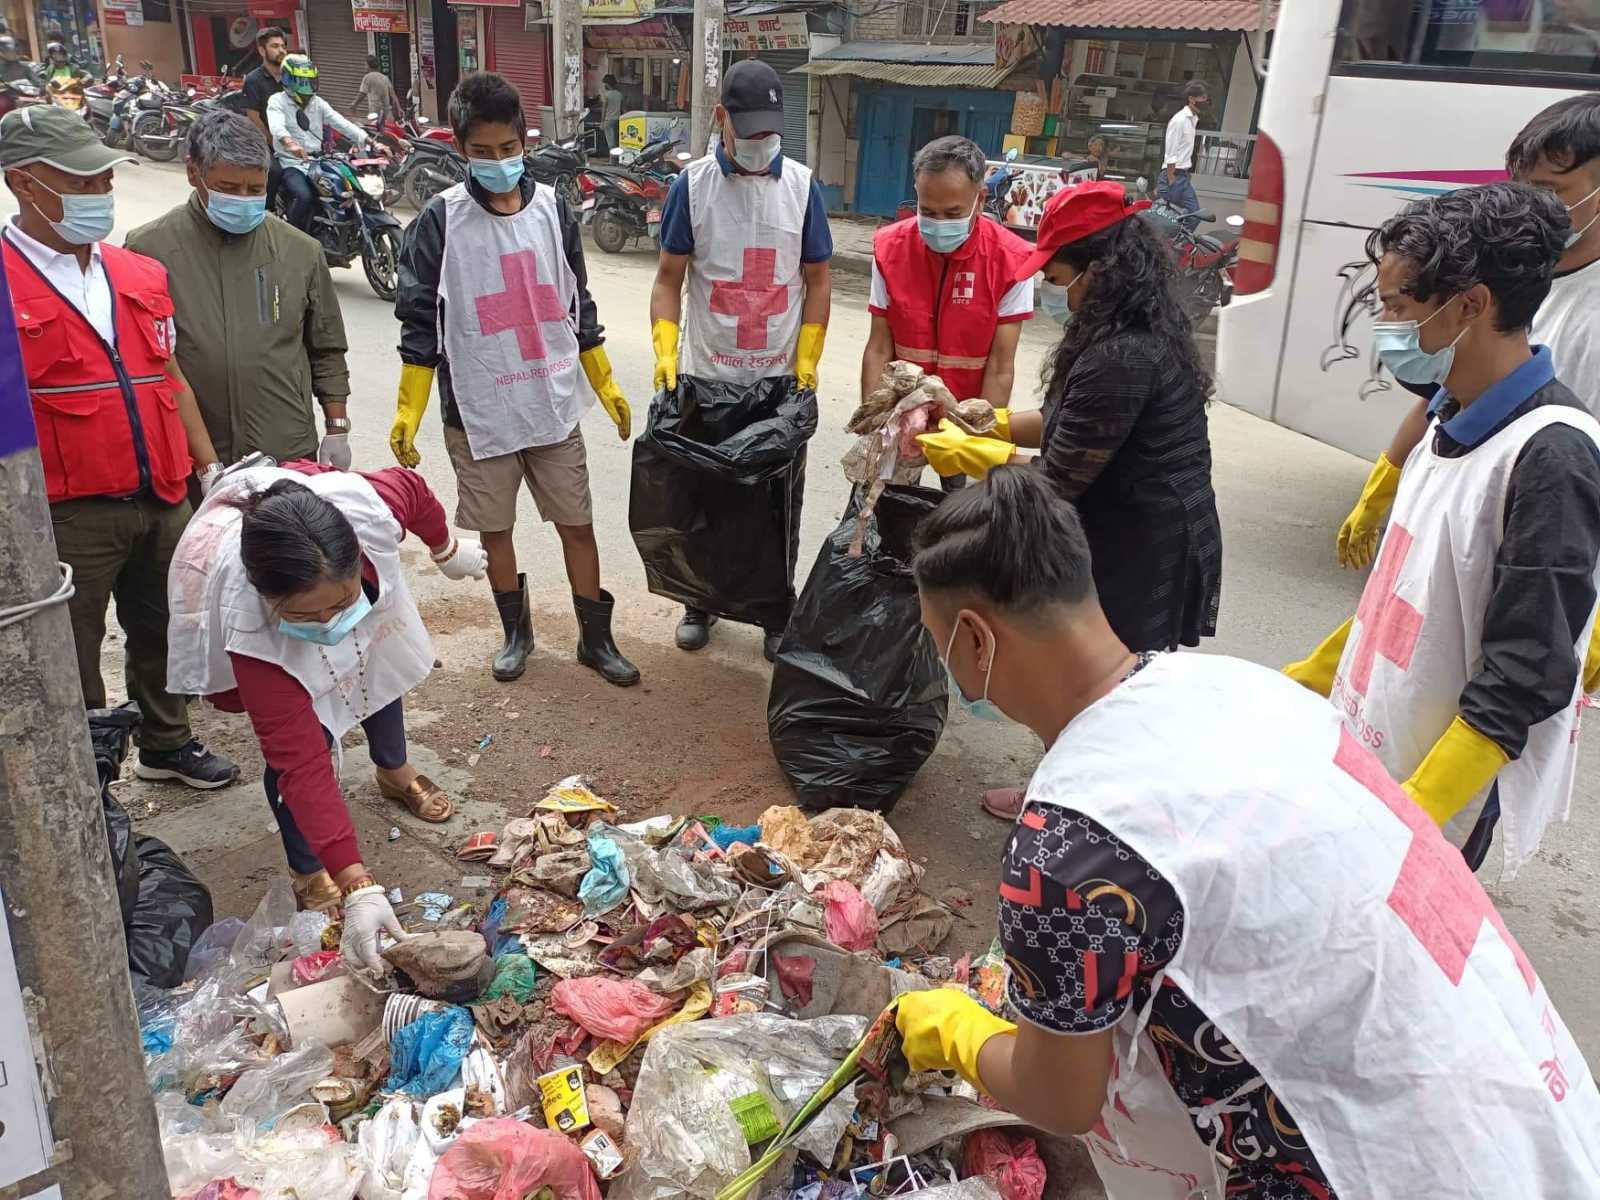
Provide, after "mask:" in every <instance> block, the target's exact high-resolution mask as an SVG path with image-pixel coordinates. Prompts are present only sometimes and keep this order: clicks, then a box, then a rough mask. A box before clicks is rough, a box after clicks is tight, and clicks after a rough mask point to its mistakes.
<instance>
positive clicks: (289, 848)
mask: <svg viewBox="0 0 1600 1200" xmlns="http://www.w3.org/2000/svg"><path fill="white" fill-rule="evenodd" d="M287 174H290V175H293V174H296V172H294V171H289V172H287ZM361 728H362V729H363V730H365V731H366V734H367V754H368V755H369V756H370V757H371V759H372V764H373V766H377V767H382V768H383V769H384V770H385V771H393V770H395V769H396V768H398V767H403V766H405V765H406V709H405V703H404V701H401V700H394V701H391V702H390V703H388V704H386V705H384V706H383V707H382V708H380V709H379V710H378V711H377V712H375V713H373V714H372V715H371V716H370V717H368V718H367V719H366V720H365V721H363V722H361ZM322 736H323V737H325V738H327V739H328V747H329V749H332V748H333V734H331V733H329V732H328V731H327V730H326V729H324V730H323V731H322ZM261 786H262V788H263V789H265V791H266V793H267V804H268V805H269V806H270V807H271V808H272V819H273V820H275V821H277V823H278V835H279V836H280V837H282V838H283V853H284V857H285V858H287V859H288V860H289V869H290V870H291V871H293V872H294V873H295V874H296V875H314V874H315V873H316V872H318V871H320V870H322V861H321V860H320V859H319V858H317V856H316V854H315V853H313V851H312V849H311V843H310V842H308V841H306V835H305V834H303V833H301V832H300V827H299V826H298V825H296V824H295V823H294V814H293V813H291V812H290V811H289V806H288V805H287V804H285V803H284V802H283V797H282V796H281V795H280V794H279V792H278V773H277V772H276V771H274V770H273V769H272V768H271V767H268V768H267V769H266V772H265V774H263V775H262V777H261Z"/></svg>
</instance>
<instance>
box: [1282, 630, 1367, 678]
mask: <svg viewBox="0 0 1600 1200" xmlns="http://www.w3.org/2000/svg"><path fill="white" fill-rule="evenodd" d="M1355 621H1356V619H1355V618H1354V617H1351V618H1350V619H1349V620H1348V621H1346V622H1345V623H1344V624H1343V625H1341V626H1339V628H1337V629H1335V630H1334V631H1333V632H1332V633H1330V634H1329V635H1328V636H1327V637H1325V638H1323V639H1322V644H1321V645H1320V646H1318V647H1317V648H1316V649H1315V650H1313V651H1312V652H1311V656H1310V657H1309V658H1302V659H1301V660H1300V661H1299V662H1292V663H1290V664H1289V665H1288V666H1287V667H1285V668H1284V669H1283V673H1284V674H1285V675H1287V676H1288V677H1289V678H1290V679H1292V680H1294V681H1295V682H1296V683H1298V684H1299V685H1300V686H1301V687H1308V688H1310V689H1311V690H1312V691H1313V692H1315V693H1316V694H1317V695H1319V696H1326V695H1327V694H1328V693H1329V692H1331V691H1333V676H1334V673H1335V672H1336V671H1338V669H1339V660H1340V659H1341V658H1343V657H1344V644H1345V643H1346V642H1347V641H1349V640H1350V626H1352V625H1354V624H1355Z"/></svg>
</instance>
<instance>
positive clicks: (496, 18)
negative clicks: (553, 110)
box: [480, 0, 554, 132]
mask: <svg viewBox="0 0 1600 1200" xmlns="http://www.w3.org/2000/svg"><path fill="white" fill-rule="evenodd" d="M480 12H481V13H482V14H483V15H484V16H485V17H487V18H488V21H487V30H488V38H487V49H486V53H485V56H484V61H485V64H486V65H487V67H488V69H489V70H491V71H496V72H498V73H499V74H501V75H504V76H505V77H506V79H508V80H510V82H511V84H512V86H513V87H515V88H516V89H517V91H518V92H520V93H521V95H522V115H523V117H524V118H525V119H526V121H527V123H528V125H529V126H530V127H535V128H541V132H543V130H542V127H541V124H540V123H541V121H542V120H543V119H544V118H542V117H541V116H540V114H539V110H540V109H541V108H544V107H546V106H547V105H549V103H550V34H549V27H548V26H547V25H544V24H542V23H541V22H540V20H539V11H538V8H537V6H535V5H532V4H527V5H525V4H523V3H522V2H521V0H516V2H515V3H511V4H494V5H487V6H485V7H483V8H482V9H480ZM550 132H554V131H553V130H551V131H550Z"/></svg>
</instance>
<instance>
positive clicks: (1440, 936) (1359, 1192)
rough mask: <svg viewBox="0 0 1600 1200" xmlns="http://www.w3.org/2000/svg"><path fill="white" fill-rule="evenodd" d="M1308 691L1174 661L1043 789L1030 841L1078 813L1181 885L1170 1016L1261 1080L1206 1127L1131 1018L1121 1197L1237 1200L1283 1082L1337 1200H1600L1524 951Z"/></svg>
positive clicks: (1127, 698)
mask: <svg viewBox="0 0 1600 1200" xmlns="http://www.w3.org/2000/svg"><path fill="white" fill-rule="evenodd" d="M1469 457H1470V456H1469ZM1408 469H1409V468H1408ZM1296 688H1297V685H1296V684H1294V683H1292V682H1290V681H1289V680H1288V679H1286V678H1284V677H1283V676H1282V675H1280V674H1279V673H1278V672H1276V671H1271V670H1269V669H1267V668H1265V667H1261V666H1257V665H1256V664H1254V663H1247V662H1243V661H1242V660H1240V659H1236V658H1227V657H1223V656H1221V655H1211V654H1163V655H1161V656H1159V657H1158V658H1157V659H1156V660H1155V661H1154V662H1152V663H1151V664H1150V665H1149V666H1147V667H1145V668H1144V670H1142V671H1140V672H1139V673H1138V674H1136V675H1135V676H1134V677H1133V678H1132V679H1129V680H1128V681H1127V682H1125V683H1123V684H1122V685H1121V686H1119V687H1118V688H1116V689H1115V690H1114V691H1112V692H1111V693H1110V694H1109V695H1108V696H1106V697H1105V698H1104V699H1101V700H1099V701H1097V702H1096V703H1095V704H1093V705H1091V706H1090V707H1089V708H1087V709H1085V710H1084V711H1083V712H1082V713H1080V714H1079V715H1078V716H1077V717H1075V718H1073V720H1072V723H1071V724H1069V725H1068V726H1067V727H1066V729H1065V730H1063V731H1062V733H1061V735H1060V736H1059V737H1058V738H1057V739H1056V742H1055V744H1054V745H1053V746H1051V747H1050V749H1049V751H1048V752H1046V754H1045V756H1044V758H1043V760H1041V762H1040V763H1039V767H1038V770H1036V771H1035V772H1034V776H1033V779H1032V780H1031V781H1030V782H1029V784H1028V792H1027V807H1026V808H1025V809H1024V811H1023V814H1022V818H1021V819H1022V821H1023V822H1025V823H1026V822H1027V821H1028V820H1029V819H1030V817H1031V816H1032V815H1033V813H1032V810H1033V809H1034V808H1035V807H1037V806H1039V805H1045V804H1053V805H1057V806H1059V807H1062V808H1067V809H1071V810H1072V811H1074V812H1077V813H1081V814H1083V815H1084V816H1087V817H1090V818H1092V819H1093V820H1095V821H1098V822H1099V823H1100V824H1101V825H1103V826H1104V827H1105V828H1107V829H1108V830H1110V831H1111V832H1112V833H1113V834H1115V835H1116V836H1117V837H1118V838H1120V839H1121V840H1122V841H1123V842H1124V843H1125V844H1126V845H1127V846H1128V847H1129V848H1130V849H1132V850H1133V851H1135V852H1136V853H1138V854H1139V855H1140V856H1141V857H1142V858H1144V859H1145V861H1146V862H1148V863H1149V864H1150V866H1151V867H1153V868H1154V869H1155V870H1156V871H1158V872H1160V874H1161V875H1162V876H1163V877H1164V878H1165V879H1166V880H1167V881H1168V882H1169V883H1170V884H1171V885H1172V887H1173V889H1174V890H1175V891H1176V892H1177V894H1178V898H1179V900H1180V901H1181V902H1182V904H1183V912H1184V923H1183V940H1182V943H1181V945H1180V946H1179V948H1178V951H1177V953H1176V954H1174V955H1173V957H1172V959H1171V961H1170V962H1169V963H1168V964H1167V966H1166V967H1165V968H1164V969H1163V971H1162V972H1161V974H1160V975H1158V976H1157V977H1156V979H1155V980H1154V981H1153V982H1152V986H1151V996H1152V997H1154V996H1155V995H1156V994H1157V993H1158V992H1159V991H1160V989H1161V986H1162V983H1163V981H1164V980H1166V979H1170V980H1171V981H1172V982H1173V983H1174V984H1176V985H1177V986H1178V987H1180V988H1182V989H1183V993H1184V995H1186V996H1188V997H1189V998H1190V999H1191V1000H1193V1001H1194V1004H1195V1005H1196V1007H1198V1008H1199V1009H1200V1011H1202V1012H1204V1013H1205V1015H1206V1016H1207V1017H1208V1018H1209V1019H1210V1021H1211V1022H1212V1023H1213V1024H1214V1026H1215V1031H1216V1033H1218V1034H1220V1035H1221V1036H1222V1037H1223V1038H1225V1039H1226V1040H1227V1042H1228V1043H1229V1044H1230V1045H1232V1046H1233V1047H1234V1048H1235V1049H1237V1050H1238V1052H1239V1053H1240V1054H1241V1055H1243V1056H1244V1059H1245V1060H1246V1061H1247V1062H1248V1063H1249V1064H1250V1065H1251V1066H1252V1067H1254V1068H1255V1070H1256V1071H1257V1072H1258V1075H1257V1077H1256V1078H1255V1079H1254V1080H1252V1081H1250V1082H1247V1083H1246V1084H1245V1085H1244V1086H1243V1087H1241V1088H1240V1089H1239V1090H1238V1091H1237V1092H1234V1093H1231V1094H1228V1095H1222V1096H1218V1097H1216V1099H1215V1100H1214V1101H1213V1102H1211V1103H1209V1104H1206V1105H1204V1106H1203V1107H1200V1108H1197V1109H1190V1108H1187V1107H1186V1106H1185V1105H1184V1104H1183V1103H1182V1102H1181V1101H1180V1100H1179V1098H1178V1095H1177V1093H1176V1092H1174V1091H1173V1089H1172V1086H1171V1084H1170V1083H1169V1082H1168V1081H1167V1078H1166V1075H1165V1073H1164V1071H1163V1069H1162V1060H1161V1055H1160V1054H1159V1053H1158V1052H1157V1050H1156V1047H1155V1045H1154V1044H1153V1042H1152V1040H1151V1037H1150V1034H1149V1033H1148V1032H1147V1030H1146V1028H1145V1026H1146V1024H1147V1022H1148V1019H1149V1015H1150V1006H1149V1005H1148V1004H1146V1005H1143V1006H1138V1007H1137V1010H1136V1006H1133V1005H1130V1006H1129V1007H1128V1009H1127V1011H1126V1012H1125V1013H1124V1015H1123V1017H1122V1020H1121V1021H1120V1023H1119V1024H1118V1026H1117V1027H1116V1033H1115V1035H1114V1039H1113V1040H1114V1046H1115V1054H1116V1057H1115V1060H1114V1063H1113V1074H1112V1082H1111V1084H1110V1088H1109V1093H1110V1094H1109V1095H1108V1097H1107V1102H1106V1104H1105V1106H1104V1107H1103V1108H1102V1110H1101V1118H1100V1122H1099V1123H1098V1125H1097V1126H1096V1127H1095V1129H1094V1131H1093V1132H1092V1133H1091V1134H1090V1135H1089V1136H1088V1137H1086V1138H1085V1141H1086V1142H1087V1144H1088V1146H1089V1149H1090V1151H1091V1152H1092V1154H1093V1156H1094V1158H1095V1163H1096V1166H1097V1168H1098V1169H1099V1171H1100V1173H1101V1178H1102V1179H1103V1180H1104V1182H1105V1184H1106V1193H1107V1195H1109V1196H1113V1197H1116V1200H1195V1198H1198V1197H1201V1196H1204V1197H1207V1198H1208V1200H1221V1198H1222V1194H1223V1193H1222V1188H1221V1187H1220V1186H1218V1182H1217V1176H1218V1175H1220V1174H1222V1173H1223V1170H1222V1167H1221V1166H1220V1165H1216V1166H1215V1167H1214V1165H1213V1160H1212V1158H1211V1154H1210V1151H1209V1149H1208V1146H1212V1145H1216V1144H1217V1143H1218V1142H1220V1140H1221V1136H1222V1133H1223V1130H1224V1127H1225V1126H1226V1125H1228V1124H1229V1123H1230V1122H1232V1121H1233V1120H1234V1119H1235V1118H1234V1115H1233V1114H1234V1113H1235V1112H1237V1111H1238V1108H1237V1106H1238V1105H1240V1104H1241V1103H1243V1102H1244V1101H1245V1100H1247V1099H1248V1098H1249V1096H1250V1095H1251V1094H1252V1093H1258V1090H1259V1089H1260V1088H1270V1089H1271V1096H1272V1097H1275V1102H1276V1103H1281V1105H1282V1106H1283V1108H1284V1109H1285V1110H1286V1111H1287V1113H1288V1114H1289V1115H1290V1116H1292V1117H1293V1118H1294V1127H1293V1128H1288V1127H1287V1126H1286V1125H1280V1126H1279V1128H1280V1130H1282V1131H1283V1132H1284V1133H1285V1135H1286V1136H1290V1137H1294V1138H1298V1139H1302V1144H1304V1145H1306V1146H1308V1147H1309V1148H1310V1150H1311V1151H1312V1153H1313V1154H1314V1155H1315V1156H1316V1159H1317V1163H1318V1164H1319V1165H1320V1166H1321V1167H1322V1169H1323V1170H1324V1171H1325V1172H1326V1173H1327V1176H1328V1180H1329V1182H1330V1183H1331V1184H1332V1185H1333V1191H1334V1192H1335V1193H1336V1194H1337V1195H1339V1196H1343V1197H1352V1198H1353V1197H1360V1198H1361V1200H1410V1198H1412V1197H1423V1196H1426V1197H1430V1198H1431V1197H1444V1196H1449V1197H1453V1198H1456V1197H1473V1198H1477V1200H1491V1198H1498V1197H1509V1196H1529V1197H1531V1196H1535V1195H1537V1196H1544V1197H1552V1198H1553V1197H1557V1196H1560V1197H1563V1198H1565V1197H1578V1196H1585V1197H1590V1196H1600V1093H1597V1092H1596V1090H1595V1083H1594V1078H1593V1076H1592V1075H1591V1074H1590V1071H1589V1067H1588V1064H1587V1063H1586V1062H1585V1061H1584V1058H1583V1054H1582V1052H1581V1051H1580V1050H1579V1049H1578V1047H1577V1045H1576V1044H1575V1042H1574V1040H1573V1038H1572V1035H1571V1033H1570V1031H1569V1030H1568V1029H1567V1027H1566V1025H1565V1024H1564V1023H1563V1022H1562V1019H1561V1015H1560V1014H1559V1013H1558V1012H1557V1011H1556V1009H1555V1006H1554V1005H1553V1004H1552V1003H1551V1001H1550V997H1549V995H1548V993H1547V992H1546V991H1545V987H1544V984H1543V983H1542V982H1541V981H1540V979H1539V976H1538V975H1537V974H1536V973H1535V971H1534V969H1533V966H1532V964H1531V963H1530V962H1529V961H1528V957H1527V955H1526V954H1525V953H1523V951H1522V949H1521V948H1520V947H1519V946H1518V945H1517V943H1516V941H1515V940H1514V939H1513V938H1512V936H1511V934H1510V932H1509V931H1508V930H1507V928H1506V925H1505V922H1504V921H1503V920H1502V919H1501V917H1500V914H1499V913H1497V912H1496V911H1495V908H1494V905H1493V904H1491V903H1490V901H1489V897H1488V896H1487V895H1486V894H1485V892H1484V890H1483V888H1482V886H1480V884H1479V883H1478V881H1477V880H1476V879H1475V878H1474V877H1473V875H1472V873H1471V872H1470V871H1469V870H1468V869H1467V866H1466V863H1465V862H1463V861H1462V859H1461V856H1460V855H1459V854H1458V853H1456V851H1454V850H1453V849H1451V848H1450V847H1449V846H1448V845H1446V844H1445V842H1444V840H1443V839H1442V838H1441V837H1440V836H1439V830H1438V829H1436V828H1435V827H1434V825H1433V822H1432V821H1430V820H1429V819H1428V817H1427V815H1426V814H1425V813H1424V812H1423V811H1422V810H1421V809H1420V808H1418V807H1417V806H1416V805H1415V804H1413V803H1412V802H1411V800H1410V798H1409V797H1408V796H1407V795H1406V794H1405V792H1404V791H1402V790H1401V788H1400V785H1399V784H1397V783H1395V782H1394V780H1393V779H1391V778H1389V776H1388V775H1387V774H1385V772H1384V769H1383V767H1382V765H1381V764H1379V763H1378V761H1377V760H1376V759H1375V758H1374V757H1373V755H1372V754H1371V753H1370V752H1369V751H1367V750H1366V749H1364V748H1363V747H1362V746H1360V745H1359V744H1358V743H1357V742H1356V740H1355V739H1354V738H1353V737H1352V736H1351V735H1350V733H1349V731H1348V730H1346V729H1345V728H1344V727H1343V725H1342V723H1341V722H1340V720H1339V718H1338V715H1337V714H1336V713H1334V712H1332V711H1330V710H1329V708H1328V706H1327V704H1326V703H1325V702H1324V701H1323V700H1322V699H1321V698H1320V697H1317V696H1315V695H1313V694H1312V693H1310V692H1308V691H1306V690H1305V689H1303V688H1301V689H1299V690H1296ZM1155 745H1159V747H1160V751H1159V753H1152V747H1153V746H1155ZM1018 882H1019V883H1021V884H1022V886H1023V888H1024V889H1025V890H1027V889H1028V884H1027V881H1026V880H1021V881H1018ZM1101 882H1102V881H1100V880H1086V881H1084V884H1083V886H1084V887H1085V888H1088V887H1089V886H1090V885H1099V884H1100V883H1101ZM1099 890H1100V891H1110V892H1112V893H1116V892H1117V889H1116V888H1112V887H1103V888H1100V889H1099ZM1119 896H1120V898H1121V899H1123V900H1124V901H1125V902H1126V904H1127V906H1128V910H1129V916H1130V919H1133V920H1136V921H1139V922H1142V921H1143V920H1144V917H1145V914H1144V912H1143V910H1141V909H1139V907H1138V905H1137V902H1136V901H1135V900H1134V899H1133V898H1132V897H1130V896H1128V895H1127V894H1126V893H1119ZM1028 902H1029V901H1028V898H1027V897H1024V899H1023V900H1022V903H1028ZM1203 1040H1204V1041H1205V1042H1206V1043H1207V1044H1208V1045H1211V1046H1214V1045H1215V1043H1214V1041H1212V1040H1211V1039H1203ZM1174 1049H1175V1050H1176V1052H1177V1054H1178V1057H1179V1058H1182V1056H1183V1055H1184V1054H1188V1055H1193V1056H1195V1057H1197V1058H1204V1057H1208V1053H1207V1048H1206V1046H1204V1045H1198V1046H1188V1045H1183V1046H1179V1047H1175V1048H1174ZM1256 1098H1257V1099H1261V1100H1262V1102H1263V1103H1264V1104H1265V1105H1266V1107H1267V1109H1268V1111H1269V1112H1271V1111H1272V1109H1273V1106H1274V1103H1275V1102H1274V1101H1273V1100H1267V1099H1264V1098H1261V1097H1259V1095H1257V1097H1256ZM1202 1132H1203V1135H1204V1141H1202V1140H1201V1136H1202ZM1232 1149H1233V1152H1234V1153H1236V1154H1238V1155H1240V1156H1241V1157H1246V1158H1250V1157H1255V1158H1259V1153H1255V1152H1253V1151H1252V1148H1251V1145H1250V1141H1249V1139H1248V1138H1244V1137H1240V1138H1235V1139H1234V1141H1233V1143H1232ZM1309 1192H1310V1189H1308V1194H1309Z"/></svg>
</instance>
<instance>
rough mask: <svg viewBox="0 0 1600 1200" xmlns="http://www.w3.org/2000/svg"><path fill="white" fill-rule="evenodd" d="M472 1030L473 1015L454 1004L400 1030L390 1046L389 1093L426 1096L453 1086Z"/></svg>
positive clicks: (428, 1014) (427, 1014)
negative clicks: (390, 1091)
mask: <svg viewBox="0 0 1600 1200" xmlns="http://www.w3.org/2000/svg"><path fill="white" fill-rule="evenodd" d="M472 1029H473V1025H472V1014H471V1013H470V1012H468V1011H467V1010H466V1009H464V1008H460V1007H457V1006H455V1005H452V1006H451V1007H449V1008H447V1009H444V1010H443V1011H441V1012H428V1013H423V1014H422V1015H421V1016H420V1017H418V1018H417V1019H416V1020H415V1021H413V1022H411V1024H409V1025H407V1026H405V1027H404V1028H402V1029H399V1030H397V1031H396V1032H395V1035H394V1037H393V1039H391V1041H390V1043H389V1084H388V1086H389V1088H390V1090H392V1091H396V1092H408V1093H410V1094H411V1095H413V1096H424V1097H425V1096H431V1095H433V1094H434V1093H435V1092H442V1091H444V1090H445V1089H446V1088H450V1087H454V1086H455V1083H456V1079H457V1077H458V1076H459V1075H460V1074H461V1060H462V1059H464V1058H465V1057H466V1056H467V1050H468V1049H469V1048H470V1046H471V1044H472Z"/></svg>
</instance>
